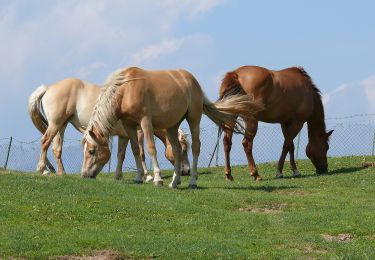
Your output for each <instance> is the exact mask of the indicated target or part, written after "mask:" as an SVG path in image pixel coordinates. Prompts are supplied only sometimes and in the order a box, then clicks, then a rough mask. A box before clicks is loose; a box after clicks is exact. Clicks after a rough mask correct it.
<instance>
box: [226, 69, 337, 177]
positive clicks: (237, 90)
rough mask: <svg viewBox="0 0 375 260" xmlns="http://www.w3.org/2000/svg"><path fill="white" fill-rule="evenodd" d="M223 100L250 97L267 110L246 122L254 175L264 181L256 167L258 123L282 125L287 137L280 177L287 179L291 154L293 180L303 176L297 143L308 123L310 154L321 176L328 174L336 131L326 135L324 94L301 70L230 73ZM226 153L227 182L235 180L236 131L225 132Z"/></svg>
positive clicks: (244, 70) (237, 70)
mask: <svg viewBox="0 0 375 260" xmlns="http://www.w3.org/2000/svg"><path fill="white" fill-rule="evenodd" d="M219 94H220V99H222V98H227V97H229V96H231V95H238V94H247V95H249V96H252V97H254V99H255V100H256V101H258V102H260V103H261V104H263V105H264V107H265V109H264V110H262V111H260V112H258V113H257V114H255V115H254V117H253V118H245V119H244V121H245V124H246V133H247V134H246V135H245V137H244V139H243V141H242V144H243V147H244V150H245V153H246V156H247V160H248V163H249V168H250V174H251V175H252V176H253V177H254V178H255V180H261V177H260V176H259V174H258V170H257V168H256V166H255V162H254V158H253V154H252V148H253V139H254V137H255V135H256V132H257V128H258V121H262V122H267V123H280V124H281V129H282V132H283V134H284V139H285V140H284V145H283V149H282V153H281V156H280V159H279V162H278V166H277V172H276V177H283V174H282V170H283V166H284V161H285V157H286V155H287V153H288V152H289V156H290V165H291V168H292V171H293V176H295V177H297V176H300V175H301V174H300V172H299V171H298V170H297V166H296V163H295V160H294V144H293V139H294V138H295V137H296V135H297V134H298V133H299V131H300V130H301V129H302V127H303V124H304V123H305V122H307V127H308V136H309V143H308V145H307V147H306V154H307V156H308V157H309V158H310V160H311V161H312V163H313V165H314V166H315V168H316V173H317V174H322V173H326V172H327V171H328V164H327V151H328V148H329V145H328V141H329V136H330V135H331V134H332V132H333V130H332V131H329V132H328V133H327V132H326V126H325V123H324V110H323V104H322V101H321V96H320V91H319V90H318V88H317V87H316V86H315V85H314V83H313V81H312V80H311V78H310V76H309V75H308V74H307V73H306V71H305V70H304V69H303V68H301V67H292V68H287V69H284V70H280V71H272V70H268V69H265V68H261V67H257V66H244V67H240V68H238V69H236V70H234V71H232V72H228V73H227V74H226V75H225V76H224V78H223V82H222V84H221V87H220V93H219ZM223 143H224V153H225V174H226V179H228V180H233V177H232V174H231V167H230V157H229V156H230V150H231V146H232V131H231V130H230V129H228V128H227V129H224V139H223Z"/></svg>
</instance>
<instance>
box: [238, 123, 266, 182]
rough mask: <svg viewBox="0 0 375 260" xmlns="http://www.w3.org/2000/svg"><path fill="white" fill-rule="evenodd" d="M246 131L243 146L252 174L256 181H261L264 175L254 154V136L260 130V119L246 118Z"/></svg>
mask: <svg viewBox="0 0 375 260" xmlns="http://www.w3.org/2000/svg"><path fill="white" fill-rule="evenodd" d="M245 124H246V133H245V136H244V138H243V140H242V146H243V149H244V151H245V154H246V158H247V162H248V164H249V169H250V175H251V176H253V177H254V180H255V181H261V180H262V177H261V176H260V175H259V173H258V169H257V167H256V164H255V161H254V156H253V143H254V137H255V135H256V133H257V130H258V121H257V120H255V119H246V120H245Z"/></svg>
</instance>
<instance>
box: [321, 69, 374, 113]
mask: <svg viewBox="0 0 375 260" xmlns="http://www.w3.org/2000/svg"><path fill="white" fill-rule="evenodd" d="M323 104H324V107H325V110H326V114H327V115H328V117H332V116H333V117H336V116H350V115H354V114H366V113H368V114H371V113H374V111H375V75H373V76H370V77H368V78H367V79H365V80H363V81H359V82H354V83H345V84H341V85H340V86H338V87H337V88H336V89H334V90H333V91H332V92H330V93H326V94H324V95H323Z"/></svg>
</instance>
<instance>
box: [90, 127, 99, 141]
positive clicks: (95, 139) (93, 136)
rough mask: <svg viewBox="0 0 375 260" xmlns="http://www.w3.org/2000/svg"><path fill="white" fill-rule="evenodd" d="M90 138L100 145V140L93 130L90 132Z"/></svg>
mask: <svg viewBox="0 0 375 260" xmlns="http://www.w3.org/2000/svg"><path fill="white" fill-rule="evenodd" d="M89 136H91V138H92V139H93V140H94V141H95V142H97V143H99V138H98V137H97V136H96V134H95V132H94V131H93V130H89Z"/></svg>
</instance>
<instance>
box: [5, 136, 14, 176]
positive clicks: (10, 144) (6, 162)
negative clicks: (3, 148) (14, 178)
mask: <svg viewBox="0 0 375 260" xmlns="http://www.w3.org/2000/svg"><path fill="white" fill-rule="evenodd" d="M12 141H13V137H10V141H9V146H8V153H7V158H6V160H5V164H4V169H6V168H7V166H8V160H9V154H10V148H11V147H12Z"/></svg>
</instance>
